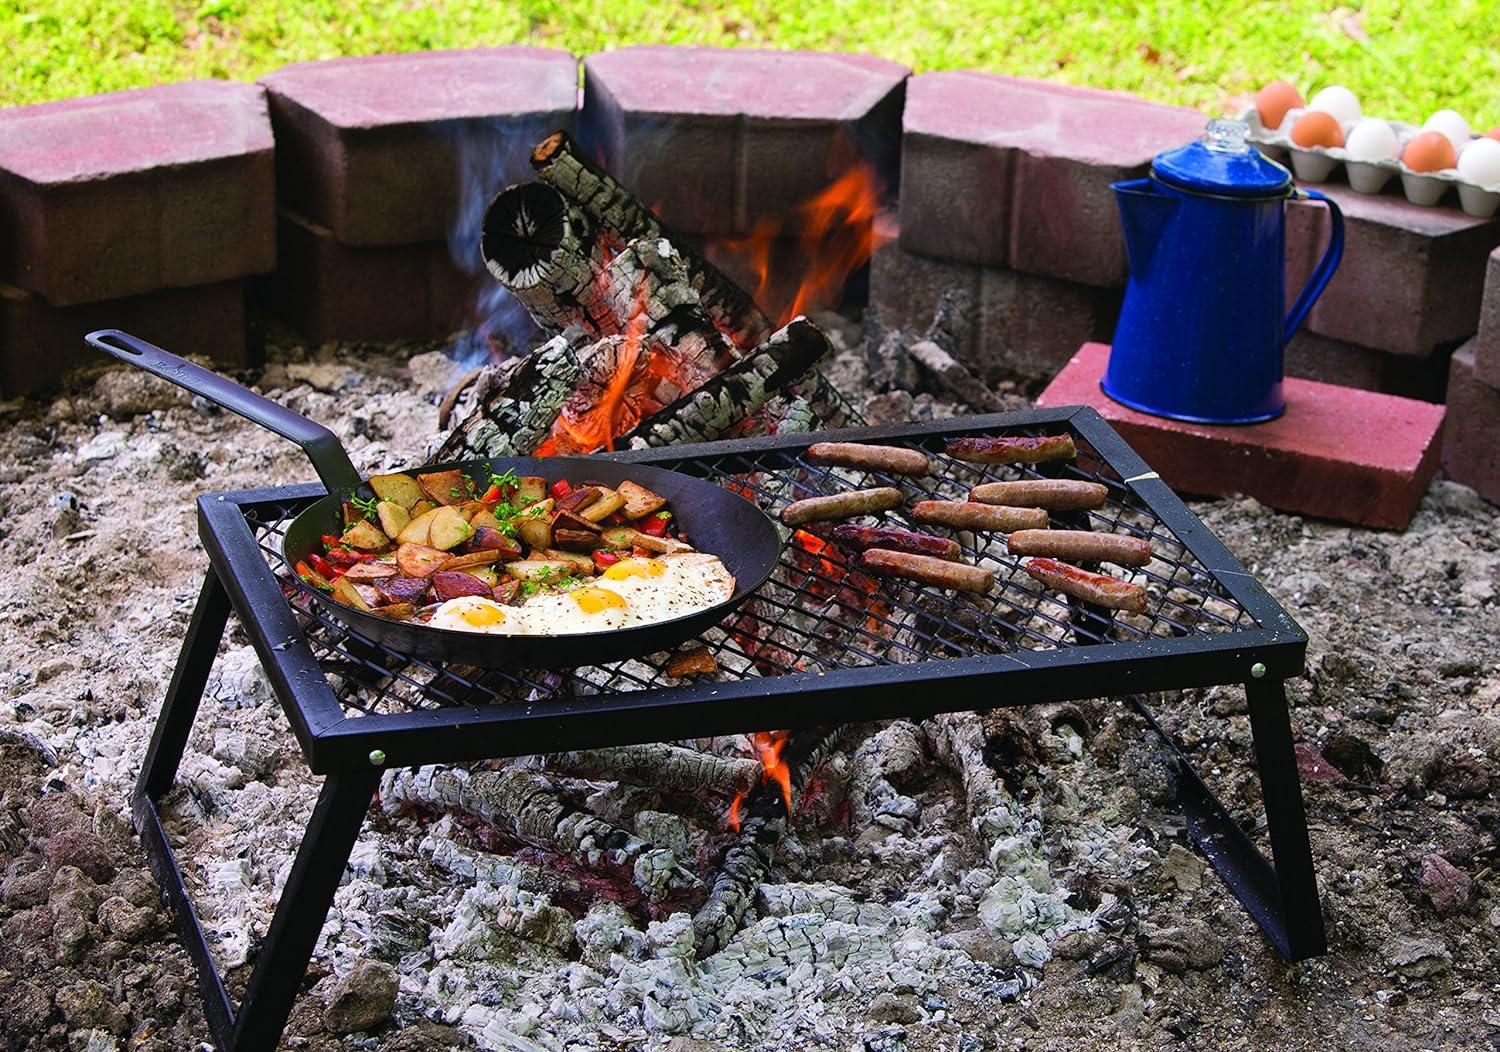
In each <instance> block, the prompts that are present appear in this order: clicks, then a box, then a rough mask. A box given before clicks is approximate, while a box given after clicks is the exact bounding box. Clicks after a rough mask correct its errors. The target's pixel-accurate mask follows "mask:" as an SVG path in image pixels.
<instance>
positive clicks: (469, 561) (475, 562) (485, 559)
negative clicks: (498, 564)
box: [443, 548, 504, 570]
mask: <svg viewBox="0 0 1500 1052" xmlns="http://www.w3.org/2000/svg"><path fill="white" fill-rule="evenodd" d="M502 554H504V553H503V552H499V551H496V550H495V549H493V548H490V549H487V550H484V551H477V552H470V553H469V554H468V555H455V556H454V557H453V558H451V559H449V560H448V561H447V562H445V563H444V564H443V569H444V570H467V569H469V568H470V567H475V566H488V565H490V564H491V563H493V562H495V561H496V560H498V559H499V558H500V556H501V555H502Z"/></svg>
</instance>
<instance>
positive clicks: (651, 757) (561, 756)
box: [544, 744, 761, 796]
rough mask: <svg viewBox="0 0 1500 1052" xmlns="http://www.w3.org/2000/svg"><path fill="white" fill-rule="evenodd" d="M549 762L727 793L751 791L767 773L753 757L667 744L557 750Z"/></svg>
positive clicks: (571, 770)
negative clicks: (576, 750)
mask: <svg viewBox="0 0 1500 1052" xmlns="http://www.w3.org/2000/svg"><path fill="white" fill-rule="evenodd" d="M544 762H545V764H546V766H547V768H548V769H549V770H557V771H562V772H565V773H567V774H571V775H574V776H576V777H579V778H589V779H600V780H606V779H607V780H609V781H615V782H625V783H627V784H629V785H645V786H650V787H652V788H655V789H682V790H687V791H689V792H702V791H707V792H714V793H723V794H724V795H726V796H728V795H732V794H734V793H741V792H746V791H748V790H749V789H750V787H751V786H753V785H754V784H755V783H756V782H757V781H759V780H760V775H761V766H760V764H759V763H757V762H756V761H755V760H752V759H749V758H748V757H741V756H715V755H714V754H712V753H707V752H699V751H698V750H697V749H688V748H684V747H683V746H681V745H666V744H652V745H626V746H621V747H619V748H616V749H591V750H589V751H587V752H564V753H554V754H552V755H549V756H547V757H544Z"/></svg>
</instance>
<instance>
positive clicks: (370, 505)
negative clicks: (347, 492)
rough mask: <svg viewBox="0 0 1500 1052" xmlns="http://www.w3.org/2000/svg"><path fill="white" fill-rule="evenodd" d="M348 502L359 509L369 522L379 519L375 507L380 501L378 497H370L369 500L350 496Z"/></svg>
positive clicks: (378, 513)
mask: <svg viewBox="0 0 1500 1052" xmlns="http://www.w3.org/2000/svg"><path fill="white" fill-rule="evenodd" d="M349 503H350V504H353V505H354V506H355V507H356V508H358V509H359V513H360V514H361V515H363V516H364V517H365V518H367V519H369V520H370V521H371V522H379V521H380V512H378V511H377V510H376V508H375V506H376V505H377V504H379V503H380V498H379V497H371V498H370V499H369V500H361V499H360V498H358V497H350V498H349Z"/></svg>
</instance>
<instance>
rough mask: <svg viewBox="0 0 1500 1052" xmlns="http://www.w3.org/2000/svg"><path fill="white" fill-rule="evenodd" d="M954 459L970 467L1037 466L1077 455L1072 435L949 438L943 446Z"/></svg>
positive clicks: (944, 450) (1070, 458)
mask: <svg viewBox="0 0 1500 1052" xmlns="http://www.w3.org/2000/svg"><path fill="white" fill-rule="evenodd" d="M943 452H945V453H947V454H948V455H949V456H950V457H952V458H953V459H955V460H967V461H969V462H970V463H971V464H1040V463H1042V462H1043V461H1050V460H1072V459H1073V458H1074V457H1076V456H1077V455H1078V447H1077V446H1075V445H1074V444H1073V436H1072V435H1043V436H1041V437H1040V438H1031V437H1029V436H1004V437H997V438H950V439H949V440H948V442H947V444H946V445H945V446H944V447H943Z"/></svg>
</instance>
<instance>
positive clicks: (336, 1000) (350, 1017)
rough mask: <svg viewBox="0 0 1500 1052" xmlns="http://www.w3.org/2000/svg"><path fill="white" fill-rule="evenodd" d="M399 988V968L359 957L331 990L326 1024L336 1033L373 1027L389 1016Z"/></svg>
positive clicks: (360, 1031) (367, 1029) (324, 1022)
mask: <svg viewBox="0 0 1500 1052" xmlns="http://www.w3.org/2000/svg"><path fill="white" fill-rule="evenodd" d="M399 990H400V983H399V982H398V981H397V979H396V970H395V969H394V968H392V967H391V966H390V965H388V964H386V963H385V962H384V961H358V962H356V963H355V965H354V967H353V968H351V969H349V974H348V975H346V976H344V977H343V978H342V979H340V980H338V981H337V982H335V983H334V984H333V988H332V989H331V990H330V991H329V996H328V1006H327V1007H326V1008H324V1010H323V1024H324V1025H325V1026H326V1027H328V1029H329V1030H330V1031H332V1032H333V1033H335V1034H355V1033H363V1032H365V1031H369V1030H374V1029H375V1028H376V1027H378V1026H379V1025H380V1024H381V1023H383V1022H385V1021H386V1019H387V1018H389V1017H390V1014H391V1009H393V1008H394V1007H396V994H397V992H398V991H399Z"/></svg>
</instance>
